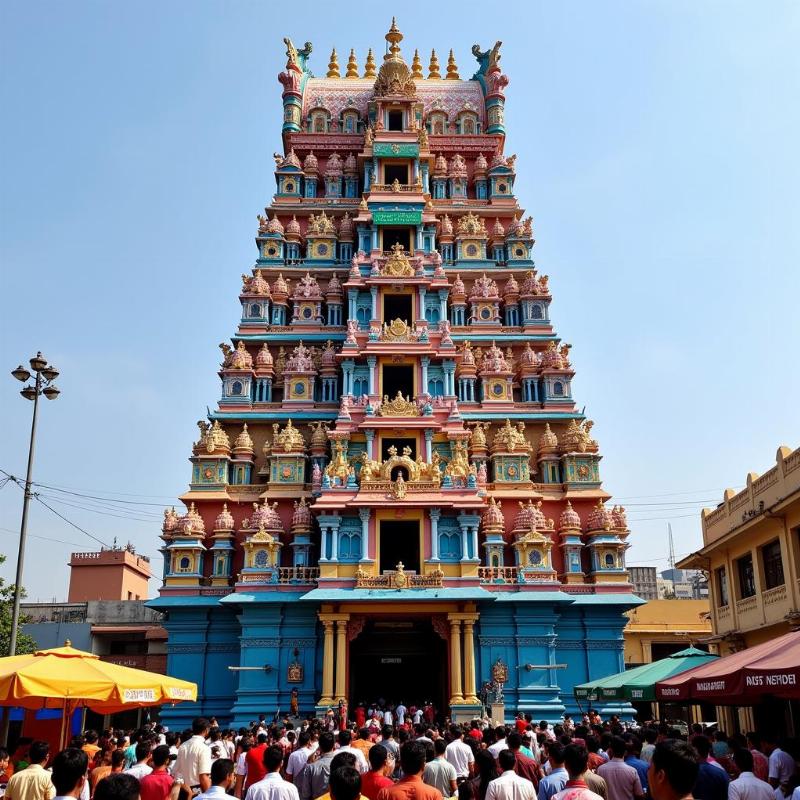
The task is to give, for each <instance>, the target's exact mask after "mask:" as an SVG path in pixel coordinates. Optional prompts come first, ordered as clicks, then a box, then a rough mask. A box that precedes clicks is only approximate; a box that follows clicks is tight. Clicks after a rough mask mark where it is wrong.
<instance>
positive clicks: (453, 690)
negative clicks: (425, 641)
mask: <svg viewBox="0 0 800 800" xmlns="http://www.w3.org/2000/svg"><path fill="white" fill-rule="evenodd" d="M447 619H448V620H449V622H450V705H451V706H452V705H456V704H458V703H463V702H464V695H463V694H462V693H461V620H460V619H459V618H455V619H454V618H453V616H452V615H450V614H448V615H447Z"/></svg>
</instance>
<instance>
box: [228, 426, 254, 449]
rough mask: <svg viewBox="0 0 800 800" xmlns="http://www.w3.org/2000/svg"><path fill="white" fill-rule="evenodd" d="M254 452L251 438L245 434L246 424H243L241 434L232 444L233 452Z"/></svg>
mask: <svg viewBox="0 0 800 800" xmlns="http://www.w3.org/2000/svg"><path fill="white" fill-rule="evenodd" d="M254 450H255V445H254V444H253V438H252V437H251V436H250V434H249V433H248V432H247V423H246V422H245V424H244V427H243V428H242V432H241V433H240V434H239V435H238V436H237V437H236V439H235V440H234V442H233V452H234V453H235V452H245V453H253V452H254Z"/></svg>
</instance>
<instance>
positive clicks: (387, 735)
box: [381, 725, 394, 739]
mask: <svg viewBox="0 0 800 800" xmlns="http://www.w3.org/2000/svg"><path fill="white" fill-rule="evenodd" d="M392 736H394V728H393V727H392V726H391V725H384V726H383V727H382V728H381V737H382V738H384V739H391V738H392Z"/></svg>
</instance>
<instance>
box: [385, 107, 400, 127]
mask: <svg viewBox="0 0 800 800" xmlns="http://www.w3.org/2000/svg"><path fill="white" fill-rule="evenodd" d="M387 127H388V129H389V130H390V131H401V130H403V112H402V111H390V112H389V124H388V126H387Z"/></svg>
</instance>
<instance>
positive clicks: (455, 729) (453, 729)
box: [450, 725, 464, 739]
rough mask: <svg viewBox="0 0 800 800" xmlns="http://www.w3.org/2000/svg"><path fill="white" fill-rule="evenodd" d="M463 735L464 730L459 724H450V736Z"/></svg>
mask: <svg viewBox="0 0 800 800" xmlns="http://www.w3.org/2000/svg"><path fill="white" fill-rule="evenodd" d="M463 735H464V732H463V731H462V730H461V728H459V727H458V725H451V726H450V736H451V737H452V738H453V739H460V738H461V737H462V736H463Z"/></svg>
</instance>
